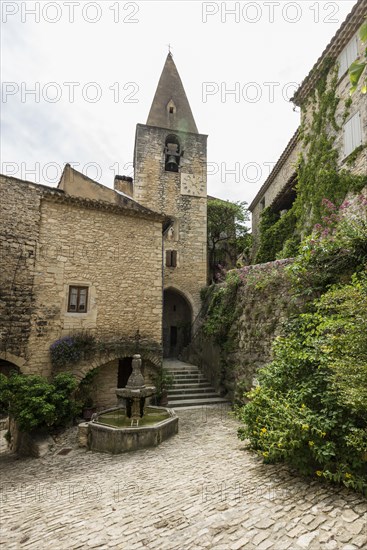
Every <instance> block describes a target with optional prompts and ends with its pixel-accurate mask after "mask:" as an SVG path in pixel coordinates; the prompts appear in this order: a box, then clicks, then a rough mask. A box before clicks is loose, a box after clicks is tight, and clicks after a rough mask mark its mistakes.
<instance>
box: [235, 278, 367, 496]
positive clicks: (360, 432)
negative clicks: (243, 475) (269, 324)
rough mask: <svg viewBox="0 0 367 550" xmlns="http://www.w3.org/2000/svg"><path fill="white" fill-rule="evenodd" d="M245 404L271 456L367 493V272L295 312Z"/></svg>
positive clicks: (258, 440)
mask: <svg viewBox="0 0 367 550" xmlns="http://www.w3.org/2000/svg"><path fill="white" fill-rule="evenodd" d="M273 352H274V361H273V362H272V363H271V364H270V365H269V366H267V367H266V368H264V369H262V370H261V371H260V372H259V377H258V379H259V386H258V387H257V388H255V389H254V390H253V391H251V392H250V393H249V394H247V397H248V398H250V402H249V404H247V405H246V406H244V407H241V408H240V409H238V415H239V418H240V419H241V420H242V421H243V423H244V427H241V428H240V430H239V437H240V438H241V439H247V438H248V439H249V441H250V446H251V448H252V449H255V450H256V451H257V452H258V453H259V454H260V455H261V456H262V457H263V458H264V460H265V462H271V463H274V462H278V461H286V462H288V463H290V464H291V465H292V466H294V467H296V468H297V469H298V470H299V471H300V472H301V473H303V474H307V475H312V476H315V477H316V478H323V479H326V480H329V481H332V482H335V483H342V484H344V485H346V486H347V487H351V488H354V489H356V490H359V491H362V492H363V493H365V494H366V493H367V473H366V472H367V468H366V465H367V464H366V459H367V274H366V273H364V274H361V275H359V276H358V277H357V276H354V277H353V280H352V282H351V284H348V285H344V286H336V287H333V288H332V289H330V290H329V291H328V292H327V293H326V294H324V296H323V297H322V298H321V299H319V300H316V301H315V303H314V308H313V311H312V312H310V313H303V314H301V315H299V316H297V317H295V318H294V319H293V320H292V321H290V322H289V323H288V325H287V326H286V328H285V329H284V335H283V336H282V337H279V338H278V339H276V341H275V344H274V349H273Z"/></svg>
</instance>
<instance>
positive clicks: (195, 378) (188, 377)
mask: <svg viewBox="0 0 367 550" xmlns="http://www.w3.org/2000/svg"><path fill="white" fill-rule="evenodd" d="M173 380H174V382H179V381H182V382H190V380H193V381H199V382H206V378H205V376H204V375H202V374H196V375H195V376H194V375H192V374H188V375H186V376H185V375H184V374H180V376H174V377H173Z"/></svg>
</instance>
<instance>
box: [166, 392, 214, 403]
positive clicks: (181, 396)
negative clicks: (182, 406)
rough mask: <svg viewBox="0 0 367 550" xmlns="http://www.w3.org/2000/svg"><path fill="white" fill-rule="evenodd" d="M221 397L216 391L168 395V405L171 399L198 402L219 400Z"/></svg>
mask: <svg viewBox="0 0 367 550" xmlns="http://www.w3.org/2000/svg"><path fill="white" fill-rule="evenodd" d="M218 397H219V395H218V394H217V393H216V392H215V391H212V392H211V393H203V394H197V393H186V394H183V393H181V394H179V395H168V403H170V399H172V401H182V400H187V399H189V400H194V401H198V400H200V401H201V400H202V399H217V398H218Z"/></svg>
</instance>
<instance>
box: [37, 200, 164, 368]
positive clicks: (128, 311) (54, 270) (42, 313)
mask: <svg viewBox="0 0 367 550" xmlns="http://www.w3.org/2000/svg"><path fill="white" fill-rule="evenodd" d="M39 241H40V246H41V248H43V249H44V250H45V251H46V250H47V251H49V252H48V253H47V254H46V253H45V254H43V255H40V257H39V258H38V259H37V263H36V273H35V279H34V288H35V309H34V313H33V323H32V326H33V329H32V332H31V335H30V339H29V350H30V353H31V354H33V360H32V363H31V364H30V365H29V369H32V371H35V372H40V371H42V373H43V374H45V375H50V366H49V345H50V343H51V342H53V341H55V340H57V339H58V338H60V337H61V336H65V335H67V334H70V333H73V332H76V331H81V330H89V331H91V332H92V333H93V334H95V335H96V336H97V337H98V338H99V339H106V338H107V339H111V338H113V337H123V338H133V337H134V334H135V333H136V331H137V330H138V329H139V331H140V335H141V336H142V338H145V339H148V340H151V341H154V342H157V343H160V342H161V338H162V326H161V316H162V275H161V271H162V267H161V262H162V257H161V254H160V253H159V251H160V250H161V242H162V226H161V223H160V222H158V221H150V220H145V219H142V218H138V217H135V216H130V215H129V214H128V213H127V214H125V213H117V212H106V211H104V210H100V209H99V208H98V207H96V208H87V207H82V206H81V205H80V204H75V203H73V202H70V203H68V204H67V205H66V204H63V203H58V202H55V201H53V200H52V199H51V200H50V199H48V198H46V199H45V200H44V201H43V202H42V206H41V225H40V236H39ZM53 243H57V244H58V249H57V250H56V251H55V249H54V248H52V246H51V245H52V244H53ZM69 285H85V286H88V289H89V296H88V301H89V303H88V310H87V312H86V313H68V312H67V303H68V289H69Z"/></svg>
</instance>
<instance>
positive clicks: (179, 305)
mask: <svg viewBox="0 0 367 550" xmlns="http://www.w3.org/2000/svg"><path fill="white" fill-rule="evenodd" d="M191 323H192V307H191V305H190V302H189V301H188V300H187V298H186V297H185V296H184V294H183V293H182V292H180V291H178V290H176V289H174V288H167V289H165V291H164V296H163V356H164V357H179V355H180V354H181V352H182V350H183V349H184V348H185V347H186V346H187V345H188V344H189V343H190V341H191Z"/></svg>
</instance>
